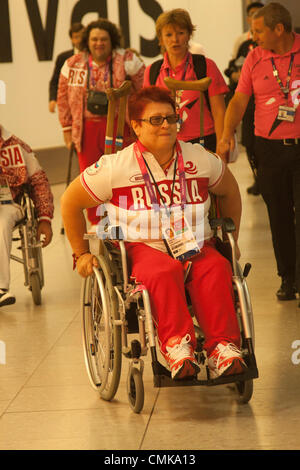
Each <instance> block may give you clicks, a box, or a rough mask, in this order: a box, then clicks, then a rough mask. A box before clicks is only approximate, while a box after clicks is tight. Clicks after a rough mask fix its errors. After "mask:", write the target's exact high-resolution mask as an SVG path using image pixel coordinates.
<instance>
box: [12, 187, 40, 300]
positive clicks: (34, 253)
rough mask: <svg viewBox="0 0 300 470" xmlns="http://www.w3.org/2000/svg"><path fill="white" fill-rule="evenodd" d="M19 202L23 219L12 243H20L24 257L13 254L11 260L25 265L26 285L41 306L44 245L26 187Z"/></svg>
mask: <svg viewBox="0 0 300 470" xmlns="http://www.w3.org/2000/svg"><path fill="white" fill-rule="evenodd" d="M18 202H19V204H17V206H18V207H19V208H20V210H21V212H22V218H21V219H20V220H19V221H18V222H17V223H16V225H15V227H14V232H13V238H12V241H13V242H20V246H18V249H19V250H20V251H21V254H22V257H21V256H15V255H13V254H11V255H10V258H11V259H12V260H14V261H17V262H18V263H21V264H23V268H24V275H25V282H24V285H25V286H26V287H28V289H29V290H30V291H31V294H32V299H33V302H34V304H35V305H41V303H42V295H41V291H42V288H43V287H44V268H43V258H42V243H41V242H39V241H38V240H37V238H36V237H37V226H38V222H37V218H36V214H35V208H34V204H33V201H32V200H31V198H30V196H29V190H28V188H27V187H26V186H25V188H24V192H23V194H22V196H21V199H20V201H18ZM17 235H18V236H17Z"/></svg>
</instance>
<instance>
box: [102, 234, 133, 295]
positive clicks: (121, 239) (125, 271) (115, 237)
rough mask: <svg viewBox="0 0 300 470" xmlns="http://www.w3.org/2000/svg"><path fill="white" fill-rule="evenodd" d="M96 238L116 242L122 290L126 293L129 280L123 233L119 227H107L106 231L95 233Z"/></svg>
mask: <svg viewBox="0 0 300 470" xmlns="http://www.w3.org/2000/svg"><path fill="white" fill-rule="evenodd" d="M96 233H97V237H98V238H101V239H103V240H104V239H106V240H116V241H118V242H119V247H120V253H121V262H122V272H123V289H124V292H127V291H128V286H129V280H128V266H127V254H126V247H125V243H124V233H123V230H122V227H120V226H119V225H109V226H108V227H107V229H106V228H105V230H102V231H100V232H99V231H96Z"/></svg>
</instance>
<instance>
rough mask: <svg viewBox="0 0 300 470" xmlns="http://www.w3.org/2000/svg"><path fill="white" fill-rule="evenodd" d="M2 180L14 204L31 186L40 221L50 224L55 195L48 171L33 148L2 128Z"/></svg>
mask: <svg viewBox="0 0 300 470" xmlns="http://www.w3.org/2000/svg"><path fill="white" fill-rule="evenodd" d="M1 178H5V179H6V180H7V181H8V184H9V187H10V190H11V193H12V197H13V199H14V201H16V199H17V198H18V196H19V195H21V194H22V190H23V188H22V186H23V185H24V184H28V186H29V195H30V197H31V198H32V200H33V202H34V205H35V208H36V211H37V216H38V220H47V221H49V222H50V221H51V219H52V218H53V212H54V205H53V195H52V192H51V188H50V184H49V181H48V178H47V175H46V173H45V171H44V170H43V169H42V168H41V166H40V164H39V162H38V160H37V159H36V157H35V155H34V153H33V151H32V150H31V148H30V147H29V146H28V145H27V144H25V142H23V141H22V140H21V139H19V138H18V137H16V136H15V135H13V134H11V133H10V132H8V131H7V130H6V129H4V128H3V127H2V126H1V125H0V182H1Z"/></svg>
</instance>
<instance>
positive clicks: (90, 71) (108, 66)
mask: <svg viewBox="0 0 300 470" xmlns="http://www.w3.org/2000/svg"><path fill="white" fill-rule="evenodd" d="M109 71H110V86H111V87H112V86H113V84H112V58H110V60H109V62H106V66H105V72H104V80H103V83H104V84H106V83H107V82H108V73H109ZM90 75H91V79H92V85H93V87H94V88H95V87H96V82H95V79H94V74H93V63H92V56H91V55H89V61H88V88H89V82H90V78H89V77H90Z"/></svg>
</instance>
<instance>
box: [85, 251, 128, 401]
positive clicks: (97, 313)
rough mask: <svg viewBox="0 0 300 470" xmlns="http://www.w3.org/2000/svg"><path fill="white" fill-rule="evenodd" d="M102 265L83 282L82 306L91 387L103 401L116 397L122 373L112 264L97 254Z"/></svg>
mask: <svg viewBox="0 0 300 470" xmlns="http://www.w3.org/2000/svg"><path fill="white" fill-rule="evenodd" d="M98 262H99V268H98V269H97V268H94V273H93V274H92V276H89V277H88V278H86V279H85V280H84V281H83V285H82V293H81V309H82V324H83V347H84V357H85V364H86V368H87V373H88V376H89V379H90V382H91V385H92V387H93V388H94V389H95V390H97V391H98V392H99V393H100V396H101V398H103V399H104V400H108V401H109V400H112V399H113V397H114V396H115V394H116V392H117V389H118V386H119V382H120V374H121V361H122V355H121V328H120V326H119V325H116V324H115V321H116V320H119V311H118V301H117V295H116V292H115V290H114V288H113V284H112V280H111V275H110V269H109V265H108V263H107V262H106V260H105V258H104V257H103V256H102V255H100V256H98Z"/></svg>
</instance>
